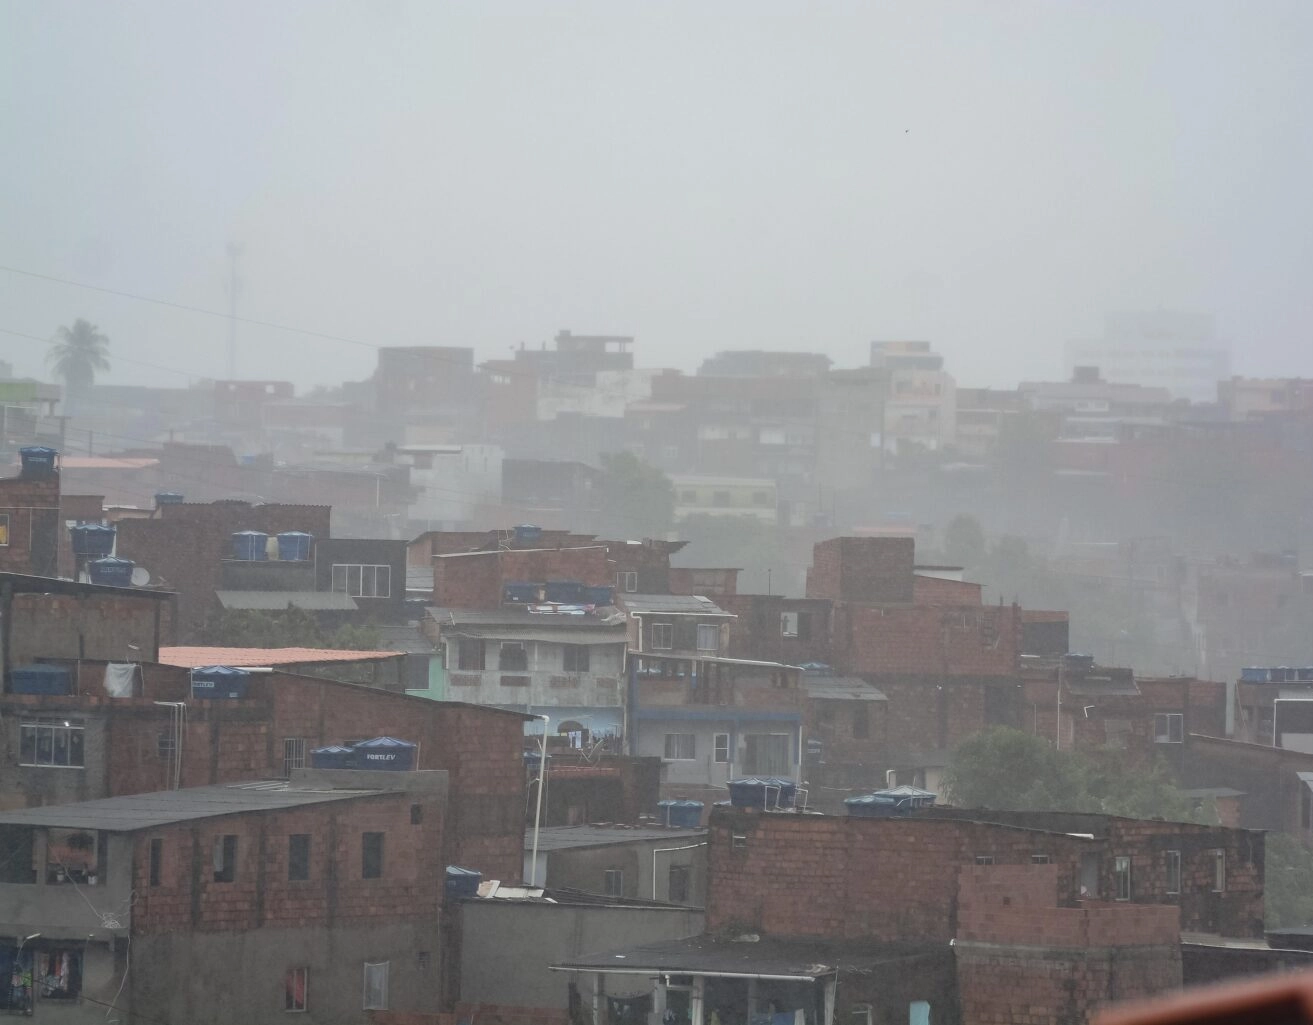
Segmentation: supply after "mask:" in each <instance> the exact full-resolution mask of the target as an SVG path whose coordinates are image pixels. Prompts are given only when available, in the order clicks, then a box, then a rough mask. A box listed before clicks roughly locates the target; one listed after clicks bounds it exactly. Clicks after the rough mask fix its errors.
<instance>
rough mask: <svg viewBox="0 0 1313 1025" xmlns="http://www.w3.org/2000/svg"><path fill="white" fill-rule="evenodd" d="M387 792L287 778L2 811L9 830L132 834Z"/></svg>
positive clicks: (0, 818)
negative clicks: (302, 784)
mask: <svg viewBox="0 0 1313 1025" xmlns="http://www.w3.org/2000/svg"><path fill="white" fill-rule="evenodd" d="M386 792H387V791H383V790H303V789H297V790H293V789H291V787H290V786H289V784H288V783H287V782H286V781H284V780H264V781H261V782H257V783H235V784H228V785H224V786H210V787H189V788H188V789H185V790H160V791H157V792H155V793H150V794H132V795H129V796H124V797H106V798H102V799H100V800H98V801H79V802H77V803H75V804H55V805H48V806H46V807H44V808H19V809H16V810H14V811H6V812H0V824H2V825H7V826H55V827H60V828H67V829H102V830H105V831H107V832H111V833H131V832H134V831H135V830H138V829H153V828H155V827H157V826H166V825H169V824H171V823H174V822H188V821H191V820H193V819H204V818H213V817H214V816H216V815H235V814H239V813H241V812H250V811H279V810H282V809H285V808H298V807H302V806H305V805H312V804H324V803H326V802H328V801H348V800H352V799H354V798H357V797H370V796H373V795H375V794H381V793H386Z"/></svg>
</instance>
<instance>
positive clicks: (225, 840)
mask: <svg viewBox="0 0 1313 1025" xmlns="http://www.w3.org/2000/svg"><path fill="white" fill-rule="evenodd" d="M212 860H213V863H214V865H213V867H214V881H215V882H216V883H231V882H232V881H233V880H234V879H236V878H237V837H235V836H233V835H232V834H231V833H229V834H227V835H225V836H216V837H215V838H214V852H213V858H212Z"/></svg>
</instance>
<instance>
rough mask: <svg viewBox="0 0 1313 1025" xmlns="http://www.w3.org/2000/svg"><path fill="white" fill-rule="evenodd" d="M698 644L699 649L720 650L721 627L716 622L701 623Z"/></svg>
mask: <svg viewBox="0 0 1313 1025" xmlns="http://www.w3.org/2000/svg"><path fill="white" fill-rule="evenodd" d="M704 638H706V639H705V640H704ZM697 644H698V651H719V650H720V627H719V626H718V625H717V624H715V623H699V624H698V636H697Z"/></svg>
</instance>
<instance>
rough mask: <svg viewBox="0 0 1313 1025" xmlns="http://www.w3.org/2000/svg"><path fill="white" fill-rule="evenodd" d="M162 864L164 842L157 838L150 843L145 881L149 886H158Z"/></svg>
mask: <svg viewBox="0 0 1313 1025" xmlns="http://www.w3.org/2000/svg"><path fill="white" fill-rule="evenodd" d="M163 864H164V841H163V840H161V839H159V838H158V837H157V838H155V839H153V840H151V842H150V868H149V874H148V875H147V879H148V880H149V883H150V885H151V886H159V885H160V869H161V867H162V866H163Z"/></svg>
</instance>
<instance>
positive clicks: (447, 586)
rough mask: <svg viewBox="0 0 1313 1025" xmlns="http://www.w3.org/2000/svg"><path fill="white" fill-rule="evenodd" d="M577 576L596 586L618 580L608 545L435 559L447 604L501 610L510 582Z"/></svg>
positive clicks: (438, 586)
mask: <svg viewBox="0 0 1313 1025" xmlns="http://www.w3.org/2000/svg"><path fill="white" fill-rule="evenodd" d="M548 580H574V581H578V582H579V583H581V584H587V585H589V586H591V587H605V586H608V585H614V583H615V576H614V574H613V573H611V571H610V569H609V567H608V564H607V557H606V548H605V547H604V546H601V545H594V546H592V547H588V548H562V549H559V550H557V549H548V550H526V551H515V550H510V551H497V552H486V553H480V554H477V555H456V556H450V557H447V558H439V559H434V560H433V602H434V604H435V605H439V606H442V607H443V608H453V609H496V608H499V607H500V606H501V597H502V587H503V585H504V584H507V583H510V582H515V581H523V582H545V581H548Z"/></svg>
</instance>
